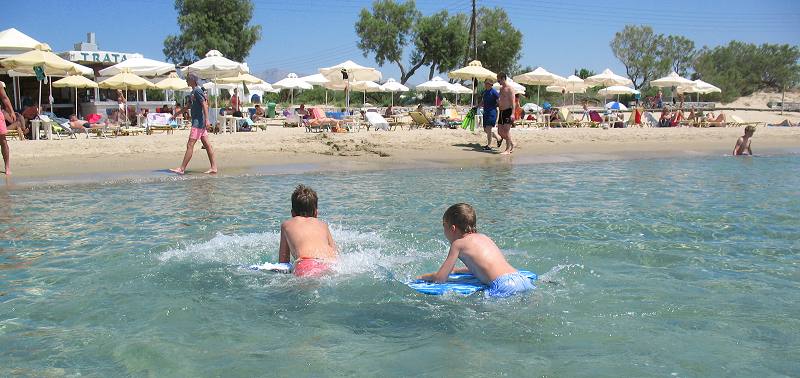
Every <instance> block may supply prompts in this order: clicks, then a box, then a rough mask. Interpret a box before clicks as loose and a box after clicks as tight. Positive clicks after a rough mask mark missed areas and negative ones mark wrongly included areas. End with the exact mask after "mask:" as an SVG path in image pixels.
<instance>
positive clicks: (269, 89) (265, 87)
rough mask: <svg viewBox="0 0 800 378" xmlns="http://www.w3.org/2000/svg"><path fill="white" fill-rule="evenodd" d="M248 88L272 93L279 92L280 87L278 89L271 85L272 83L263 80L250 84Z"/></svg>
mask: <svg viewBox="0 0 800 378" xmlns="http://www.w3.org/2000/svg"><path fill="white" fill-rule="evenodd" d="M247 89H249V90H251V91H259V92H270V93H278V91H279V89H276V88H274V87H272V85H270V83H267V82H263V83H261V84H250V85H248V86H247Z"/></svg>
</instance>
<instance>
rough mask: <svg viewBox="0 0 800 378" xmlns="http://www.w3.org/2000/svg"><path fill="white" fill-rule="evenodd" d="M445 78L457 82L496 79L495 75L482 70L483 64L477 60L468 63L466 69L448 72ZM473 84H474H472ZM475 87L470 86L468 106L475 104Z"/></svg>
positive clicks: (484, 69)
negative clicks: (470, 97)
mask: <svg viewBox="0 0 800 378" xmlns="http://www.w3.org/2000/svg"><path fill="white" fill-rule="evenodd" d="M447 76H448V77H449V78H451V79H457V80H473V81H474V80H486V79H489V80H495V79H497V74H495V73H494V72H492V71H489V70H487V69H486V68H483V64H481V62H480V61H479V60H473V61H471V62H469V64H468V65H467V66H466V67H462V68H459V69H457V70H455V71H450V73H448V74H447ZM473 84H474V83H473ZM475 87H476V86H475V85H473V86H472V100H471V101H470V105H474V103H475V90H476V88H475Z"/></svg>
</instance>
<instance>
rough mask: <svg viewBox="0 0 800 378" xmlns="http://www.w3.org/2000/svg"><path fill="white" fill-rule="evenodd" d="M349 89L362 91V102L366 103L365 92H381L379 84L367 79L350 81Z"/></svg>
mask: <svg viewBox="0 0 800 378" xmlns="http://www.w3.org/2000/svg"><path fill="white" fill-rule="evenodd" d="M350 89H352V90H355V91H362V92H364V104H366V103H367V92H383V88H381V85H380V84H378V83H376V82H374V81H367V80H359V81H353V82H350Z"/></svg>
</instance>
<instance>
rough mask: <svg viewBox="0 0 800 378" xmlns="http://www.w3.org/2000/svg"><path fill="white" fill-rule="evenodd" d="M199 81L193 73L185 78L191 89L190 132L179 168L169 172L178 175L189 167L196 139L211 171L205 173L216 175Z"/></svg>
mask: <svg viewBox="0 0 800 378" xmlns="http://www.w3.org/2000/svg"><path fill="white" fill-rule="evenodd" d="M199 80H200V79H199V78H198V77H197V74H195V73H190V74H189V75H187V76H186V83H187V84H189V86H190V87H192V93H191V94H190V95H189V101H190V102H191V113H192V127H191V128H190V130H191V132H190V133H189V142H188V143H186V153H185V154H184V155H183V163H182V164H181V166H180V167H179V168H174V169H170V171H172V172H175V173H177V174H179V175H182V174H184V173H186V167H187V166H188V165H189V160H192V152H193V150H194V145H195V143H197V140H198V139H200V142H201V143H203V148H205V149H206V153H207V154H208V161H209V162H210V163H211V169H209V170H207V171H206V172H205V173H209V174H214V173H217V163H216V161H215V160H214V150H213V149H212V148H211V142H210V141H209V140H208V131H207V129H208V127H210V126H211V122H210V121H209V119H208V99H207V98H206V95H205V93H204V92H203V88H202V87H201V86H200V85H198V81H199Z"/></svg>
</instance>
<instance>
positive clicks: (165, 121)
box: [145, 113, 175, 135]
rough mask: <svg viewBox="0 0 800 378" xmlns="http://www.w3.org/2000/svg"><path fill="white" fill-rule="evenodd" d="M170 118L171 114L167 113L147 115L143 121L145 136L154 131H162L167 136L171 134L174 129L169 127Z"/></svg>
mask: <svg viewBox="0 0 800 378" xmlns="http://www.w3.org/2000/svg"><path fill="white" fill-rule="evenodd" d="M170 118H172V114H169V113H148V114H147V120H146V121H145V125H146V126H145V129H146V130H147V134H148V135H152V134H153V132H155V131H164V132H166V133H167V134H172V132H173V131H174V130H175V127H173V126H172V125H170Z"/></svg>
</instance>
